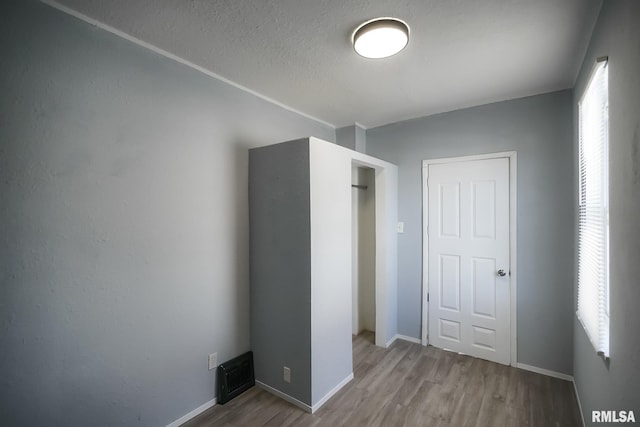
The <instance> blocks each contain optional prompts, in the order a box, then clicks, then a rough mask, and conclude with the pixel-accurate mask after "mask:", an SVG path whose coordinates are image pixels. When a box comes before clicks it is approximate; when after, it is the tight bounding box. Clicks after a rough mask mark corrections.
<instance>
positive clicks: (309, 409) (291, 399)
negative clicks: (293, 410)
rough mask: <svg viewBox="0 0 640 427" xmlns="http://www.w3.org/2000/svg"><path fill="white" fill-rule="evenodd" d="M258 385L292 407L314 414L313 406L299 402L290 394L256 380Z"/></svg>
mask: <svg viewBox="0 0 640 427" xmlns="http://www.w3.org/2000/svg"><path fill="white" fill-rule="evenodd" d="M256 385H257V386H258V387H260V388H261V389H263V390H266V391H268V392H269V393H271V394H275V395H276V396H278V397H279V398H281V399H284V400H286V401H287V402H289V403H291V404H292V405H295V406H297V407H298V408H300V409H302V410H305V411H307V412H309V413H313V408H312V407H311V406H309V405H307V404H306V403H304V402H301V401H299V400H298V399H296V398H295V397H291V396H289V395H288V394H286V393H283V392H281V391H280V390H278V389H277V388H273V387H271V386H270V385H266V384H265V383H263V382H260V381H258V380H256Z"/></svg>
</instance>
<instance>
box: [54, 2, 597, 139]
mask: <svg viewBox="0 0 640 427" xmlns="http://www.w3.org/2000/svg"><path fill="white" fill-rule="evenodd" d="M44 1H45V2H47V3H52V2H53V1H51V0H44ZM56 1H57V3H58V4H60V5H63V6H65V7H67V8H69V9H72V10H74V11H76V12H79V13H80V14H82V15H85V16H87V17H89V18H92V19H94V20H97V21H99V22H101V23H103V24H106V25H108V26H110V27H113V28H115V29H117V30H119V31H121V32H124V33H126V34H128V35H130V36H132V37H134V38H136V39H139V40H141V41H143V42H146V43H148V44H151V45H153V46H156V47H158V48H160V49H162V50H165V51H167V52H170V53H172V54H174V55H176V56H178V57H180V58H183V59H185V60H186V61H189V62H191V63H193V64H196V65H198V66H200V67H202V68H205V69H207V70H209V71H211V72H212V73H215V74H216V75H219V76H221V77H223V78H225V79H228V80H230V81H232V82H235V83H236V84H238V85H240V86H243V87H245V88H248V89H250V90H251V91H254V92H257V93H258V94H261V95H263V96H264V97H267V98H270V99H272V100H275V101H277V102H279V103H281V104H284V105H286V106H288V107H290V108H292V109H294V110H297V111H300V112H302V113H305V114H307V115H309V116H312V117H315V118H317V119H320V120H322V121H325V122H327V123H330V124H332V125H334V126H336V127H341V126H346V125H351V124H354V123H359V124H361V125H363V126H365V127H374V126H379V125H383V124H387V123H391V122H395V121H399V120H404V119H409V118H414V117H421V116H426V115H430V114H435V113H440V112H444V111H451V110H455V109H459V108H464V107H469V106H473V105H479V104H485V103H489V102H495V101H501V100H507V99H513V98H518V97H522V96H528V95H534V94H539V93H544V92H550V91H554V90H559V89H565V88H569V87H572V86H573V83H574V81H575V77H576V74H577V70H578V68H579V66H580V63H581V61H582V58H583V56H584V53H585V49H586V46H587V43H588V40H589V37H590V35H591V30H592V28H593V25H594V22H595V19H596V17H597V13H598V11H599V9H600V5H601V3H602V1H601V0H597V1H595V0H482V1H480V0H56ZM379 16H393V17H397V18H400V19H403V20H404V21H406V22H407V23H408V24H409V25H410V27H411V39H410V42H409V45H408V46H407V48H406V49H405V50H404V51H402V52H401V53H400V54H398V55H396V56H394V57H391V58H387V59H383V60H371V59H364V58H362V57H360V56H358V55H357V54H355V52H354V51H353V49H352V47H351V44H350V37H351V32H352V31H353V29H354V28H355V27H356V26H357V25H358V24H360V23H361V22H362V21H365V20H368V19H371V18H375V17H379Z"/></svg>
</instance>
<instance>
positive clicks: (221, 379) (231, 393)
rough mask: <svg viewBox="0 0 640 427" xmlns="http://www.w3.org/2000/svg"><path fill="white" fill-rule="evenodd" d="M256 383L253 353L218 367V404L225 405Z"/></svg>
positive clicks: (249, 352)
mask: <svg viewBox="0 0 640 427" xmlns="http://www.w3.org/2000/svg"><path fill="white" fill-rule="evenodd" d="M255 383H256V379H255V375H254V373H253V352H251V351H248V352H246V353H245V354H243V355H240V356H238V357H234V358H233V359H231V360H229V361H228V362H225V363H223V364H222V365H220V366H218V403H219V404H221V405H224V404H225V403H227V402H228V401H230V400H231V399H233V398H234V397H236V396H238V395H240V394H242V392H244V391H245V390H248V389H250V388H251V387H253V386H254V385H255Z"/></svg>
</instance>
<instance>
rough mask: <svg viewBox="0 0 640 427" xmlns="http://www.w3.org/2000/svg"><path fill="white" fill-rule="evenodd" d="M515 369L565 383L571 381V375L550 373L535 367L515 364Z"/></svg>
mask: <svg viewBox="0 0 640 427" xmlns="http://www.w3.org/2000/svg"><path fill="white" fill-rule="evenodd" d="M516 368H520V369H524V370H525V371H531V372H535V373H536V374H542V375H546V376H548V377H554V378H560V379H561V380H565V381H573V377H572V376H571V375H567V374H563V373H562V372H556V371H550V370H548V369H544V368H538V367H537V366H531V365H527V364H525V363H517V364H516Z"/></svg>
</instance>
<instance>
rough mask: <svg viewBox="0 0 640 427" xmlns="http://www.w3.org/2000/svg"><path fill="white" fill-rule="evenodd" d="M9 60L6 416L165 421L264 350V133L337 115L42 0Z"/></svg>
mask: <svg viewBox="0 0 640 427" xmlns="http://www.w3.org/2000/svg"><path fill="white" fill-rule="evenodd" d="M0 61H1V62H2V63H1V66H0V74H1V76H2V78H1V79H0V93H2V97H1V99H0V194H1V197H2V199H1V202H0V348H1V349H2V351H1V352H0V370H1V372H2V375H1V376H0V419H2V423H3V424H5V425H30V426H31V425H88V424H91V425H118V426H121V425H127V426H131V425H148V426H159V425H165V424H167V423H169V422H171V421H173V420H175V419H177V418H179V417H181V416H182V415H184V414H186V413H187V412H189V411H191V410H193V409H194V408H195V407H197V406H199V405H201V404H203V403H205V402H207V401H209V400H211V399H212V398H213V397H214V395H215V391H214V374H213V371H211V372H210V371H208V370H207V354H208V353H212V352H214V351H217V352H218V357H219V360H220V361H224V360H227V359H229V358H231V357H233V356H236V355H238V354H240V353H242V352H244V351H246V350H248V349H249V342H250V336H249V285H248V271H249V261H248V201H247V199H248V196H247V175H248V169H247V163H248V153H247V152H248V148H249V147H255V146H260V145H266V144H271V143H274V142H278V141H284V140H290V139H293V138H297V137H302V136H307V135H317V136H319V137H321V138H324V139H327V140H334V139H335V132H334V130H333V129H331V128H328V127H326V126H324V125H321V124H318V123H316V122H313V121H311V120H308V119H306V118H303V117H301V116H298V115H296V114H294V113H292V112H289V111H286V110H283V109H281V108H279V107H277V106H274V105H272V104H269V103H267V102H265V101H263V100H261V99H259V98H256V97H255V96H252V95H250V94H247V93H245V92H242V91H240V90H238V89H236V88H233V87H231V86H229V85H226V84H224V83H221V82H219V81H217V80H214V79H211V78H209V77H207V76H204V75H202V74H200V73H198V72H196V71H193V70H192V69H190V68H188V67H186V66H184V65H181V64H178V63H175V62H173V61H171V60H168V59H166V58H164V57H161V56H159V55H157V54H155V53H153V52H150V51H148V50H146V49H143V48H141V47H138V46H136V45H133V44H131V43H129V42H127V41H125V40H122V39H120V38H117V37H115V36H113V35H111V34H109V33H106V32H104V31H101V30H99V29H97V28H95V27H92V26H90V25H87V24H85V23H83V22H80V21H78V20H76V19H74V18H72V17H69V16H67V15H65V14H62V13H60V12H58V11H56V10H53V9H51V8H49V7H48V6H45V5H43V4H40V3H37V2H34V1H26V2H24V1H22V2H21V1H9V2H3V4H2V6H1V12H0Z"/></svg>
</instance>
